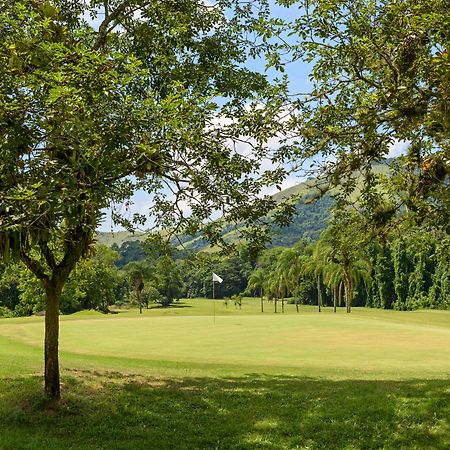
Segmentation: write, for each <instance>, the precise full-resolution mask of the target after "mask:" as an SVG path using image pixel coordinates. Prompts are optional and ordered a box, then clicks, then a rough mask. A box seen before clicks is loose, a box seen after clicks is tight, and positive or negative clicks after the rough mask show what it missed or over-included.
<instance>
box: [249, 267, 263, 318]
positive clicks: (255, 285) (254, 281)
mask: <svg viewBox="0 0 450 450" xmlns="http://www.w3.org/2000/svg"><path fill="white" fill-rule="evenodd" d="M266 278H267V273H266V271H265V270H264V269H262V268H261V267H259V268H257V269H255V270H254V271H253V272H252V273H251V275H250V278H249V280H248V288H249V289H252V290H259V296H260V297H261V312H264V282H265V280H266Z"/></svg>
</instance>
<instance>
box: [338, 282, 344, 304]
mask: <svg viewBox="0 0 450 450" xmlns="http://www.w3.org/2000/svg"><path fill="white" fill-rule="evenodd" d="M343 288H344V284H343V283H342V281H341V282H340V283H339V301H338V305H339V306H342V289H343Z"/></svg>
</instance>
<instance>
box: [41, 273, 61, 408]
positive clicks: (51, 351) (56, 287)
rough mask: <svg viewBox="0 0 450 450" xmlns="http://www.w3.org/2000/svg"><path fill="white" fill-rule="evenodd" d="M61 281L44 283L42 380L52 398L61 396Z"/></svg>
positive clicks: (46, 392) (47, 393)
mask: <svg viewBox="0 0 450 450" xmlns="http://www.w3.org/2000/svg"><path fill="white" fill-rule="evenodd" d="M62 288H63V283H59V282H54V281H50V282H49V283H46V286H45V291H46V294H47V309H46V311H45V350H44V364H45V372H44V380H45V395H46V396H47V397H49V398H51V399H53V400H59V399H60V398H61V391H60V384H59V357H58V345H59V304H60V301H61V292H62Z"/></svg>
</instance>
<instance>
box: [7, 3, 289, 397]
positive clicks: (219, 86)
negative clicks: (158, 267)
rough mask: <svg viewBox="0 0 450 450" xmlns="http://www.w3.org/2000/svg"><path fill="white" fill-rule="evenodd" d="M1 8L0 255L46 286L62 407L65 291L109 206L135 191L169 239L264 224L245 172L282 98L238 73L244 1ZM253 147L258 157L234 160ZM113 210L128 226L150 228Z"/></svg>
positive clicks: (50, 348) (54, 382)
mask: <svg viewBox="0 0 450 450" xmlns="http://www.w3.org/2000/svg"><path fill="white" fill-rule="evenodd" d="M0 6H1V12H0V47H1V52H0V102H1V105H2V108H1V113H0V151H1V155H2V159H1V161H0V198H1V199H2V201H1V204H0V255H1V257H2V258H3V259H5V260H7V261H8V260H9V259H11V258H18V259H21V260H22V261H23V262H24V263H25V265H26V266H27V267H28V268H29V269H30V270H31V272H33V274H34V275H35V276H36V277H37V278H39V280H40V281H41V283H42V284H43V286H44V288H45V291H46V295H47V306H46V346H45V350H46V356H45V361H46V369H45V370H46V392H47V394H48V395H50V396H52V397H56V398H57V397H59V372H58V358H57V348H58V324H57V323H58V313H59V302H60V298H61V291H62V288H63V286H64V283H65V281H66V280H67V278H68V277H69V275H70V273H71V272H72V270H73V269H74V267H75V265H76V263H77V261H79V259H80V258H82V257H84V256H87V255H89V254H90V253H91V251H92V248H93V242H94V240H95V231H96V228H97V226H98V224H99V223H100V221H101V218H102V211H103V209H104V208H106V207H109V206H112V207H113V208H114V206H117V205H121V204H123V203H124V202H125V203H127V202H129V199H130V197H131V195H132V194H133V192H135V191H136V190H137V189H142V190H145V191H146V192H148V193H149V195H150V198H151V200H152V202H151V207H150V208H149V209H150V211H149V214H151V215H153V217H154V218H155V220H156V222H158V223H160V224H162V225H166V226H167V225H170V227H171V228H172V229H174V228H175V229H176V228H177V227H178V226H179V225H180V224H182V225H183V226H185V227H186V228H187V230H188V231H189V232H193V231H196V230H197V229H198V228H199V227H201V226H203V225H204V224H205V221H206V220H207V218H208V217H209V216H210V215H211V214H212V213H214V212H216V211H221V212H222V213H223V214H225V216H227V217H229V218H230V219H232V220H238V219H242V218H249V220H250V221H252V220H254V219H255V218H257V217H259V216H260V215H261V214H263V213H264V212H266V211H267V210H268V208H269V207H270V206H272V202H271V201H269V200H267V199H266V200H264V199H262V200H261V201H259V202H258V204H255V207H254V208H249V204H250V203H251V200H252V199H254V198H256V197H257V193H258V192H259V189H260V187H261V183H260V182H259V181H258V180H257V179H256V178H255V176H254V175H252V173H253V172H255V171H256V170H257V169H258V166H259V164H260V161H261V158H263V156H264V145H263V144H264V143H265V141H266V140H267V139H268V138H269V137H270V136H272V135H273V133H274V132H275V131H274V130H275V129H278V128H279V124H278V123H277V120H276V116H277V114H276V110H277V108H279V106H280V104H281V100H280V96H279V94H280V90H279V89H278V88H276V87H273V86H271V85H270V84H269V83H268V82H267V80H266V79H265V77H264V76H262V75H260V74H258V73H254V72H251V71H249V70H247V69H245V68H243V67H242V63H243V62H244V61H245V60H246V58H247V56H248V54H249V51H250V40H249V39H248V38H247V37H246V35H245V34H244V33H243V27H245V24H246V23H247V22H248V20H250V16H251V14H252V11H251V10H249V9H248V8H244V9H242V8H241V7H240V6H239V2H234V1H224V2H221V1H219V2H217V4H215V5H214V6H211V5H208V4H206V3H204V2H202V1H199V0H184V1H173V0H163V1H158V2H153V1H148V0H136V1H128V0H127V1H125V0H106V1H103V0H102V1H92V2H84V1H81V0H80V1H68V0H49V1H40V0H19V1H15V0H6V1H2V2H0ZM89 16H90V17H91V19H92V20H91V21H88V20H87V19H86V18H87V17H89ZM227 16H228V17H227ZM96 24H97V25H96ZM256 106H258V107H256ZM262 106H263V107H262ZM250 136H251V137H252V141H251V148H252V151H251V152H250V153H248V152H247V153H245V152H239V151H237V149H236V147H235V146H234V145H237V143H238V142H240V141H241V140H243V139H244V140H245V139H248V138H249V137H250ZM274 176H276V174H275V175H274ZM266 178H267V177H266ZM269 178H271V177H269ZM271 180H272V178H271ZM258 205H259V206H258ZM118 211H119V208H116V209H114V212H113V217H114V219H115V220H116V221H117V222H119V223H121V224H123V225H125V226H127V227H129V228H131V227H132V226H133V224H134V223H142V222H144V221H145V219H146V217H143V216H139V215H136V216H135V217H133V218H131V219H129V218H124V217H121V216H120V214H118ZM186 211H188V214H187V215H186V214H185V213H186ZM207 231H209V235H210V236H212V237H214V236H217V230H216V229H215V228H214V227H210V228H209V229H207Z"/></svg>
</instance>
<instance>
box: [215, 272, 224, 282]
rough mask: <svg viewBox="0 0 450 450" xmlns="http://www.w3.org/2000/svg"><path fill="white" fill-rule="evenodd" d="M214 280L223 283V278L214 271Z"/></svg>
mask: <svg viewBox="0 0 450 450" xmlns="http://www.w3.org/2000/svg"><path fill="white" fill-rule="evenodd" d="M213 281H217V282H219V283H222V281H223V280H222V278H220V277H219V275H216V274H215V273H214V272H213Z"/></svg>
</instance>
